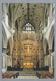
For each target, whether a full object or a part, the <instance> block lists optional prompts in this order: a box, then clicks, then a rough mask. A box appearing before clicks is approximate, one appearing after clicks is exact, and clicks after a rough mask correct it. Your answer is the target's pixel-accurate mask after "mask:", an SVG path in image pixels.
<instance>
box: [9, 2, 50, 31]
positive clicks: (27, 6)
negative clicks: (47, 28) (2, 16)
mask: <svg viewBox="0 0 56 81" xmlns="http://www.w3.org/2000/svg"><path fill="white" fill-rule="evenodd" d="M48 5H49V4H48ZM48 5H47V4H40V3H38V4H33V3H24V4H22V3H19V4H18V3H17V4H9V18H10V21H13V22H16V27H17V28H18V27H19V28H22V27H23V26H24V25H25V24H26V23H28V22H29V23H31V24H32V25H33V26H34V27H35V30H40V29H42V28H43V25H44V21H45V19H44V18H45V15H46V9H47V8H48Z"/></svg>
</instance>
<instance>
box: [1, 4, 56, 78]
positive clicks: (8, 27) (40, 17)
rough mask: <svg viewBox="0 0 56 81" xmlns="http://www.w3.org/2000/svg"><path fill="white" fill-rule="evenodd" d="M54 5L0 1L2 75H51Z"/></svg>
mask: <svg viewBox="0 0 56 81" xmlns="http://www.w3.org/2000/svg"><path fill="white" fill-rule="evenodd" d="M54 23H55V4H49V3H48V4H47V3H45V4H44V3H13V4H12V3H10V4H9V3H6V4H2V77H3V78H22V77H23V78H25V77H27V76H28V78H30V77H32V78H54Z"/></svg>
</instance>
